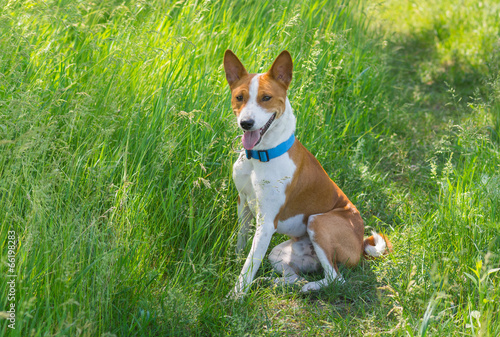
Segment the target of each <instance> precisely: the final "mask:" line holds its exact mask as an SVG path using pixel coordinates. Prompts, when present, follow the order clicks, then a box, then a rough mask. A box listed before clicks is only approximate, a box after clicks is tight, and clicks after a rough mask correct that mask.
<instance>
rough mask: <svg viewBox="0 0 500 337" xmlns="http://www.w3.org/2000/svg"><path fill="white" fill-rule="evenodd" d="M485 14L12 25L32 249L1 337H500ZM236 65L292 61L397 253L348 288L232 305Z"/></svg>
mask: <svg viewBox="0 0 500 337" xmlns="http://www.w3.org/2000/svg"><path fill="white" fill-rule="evenodd" d="M481 4H482V5H479V2H475V1H472V0H471V1H465V2H463V4H462V5H464V6H465V7H466V8H468V9H471V8H472V9H473V8H476V7H477V8H476V11H472V12H473V14H470V15H467V19H468V20H467V23H466V24H465V25H462V26H460V27H458V23H460V22H462V21H464V16H465V15H466V14H464V13H470V12H465V11H464V9H462V8H459V7H457V6H458V5H455V4H454V3H453V4H452V3H451V2H450V3H448V2H432V1H427V2H425V3H423V4H421V5H418V6H416V7H415V6H413V5H412V4H411V3H407V2H404V1H403V2H387V3H386V4H385V5H383V6H372V4H371V3H368V4H367V5H360V4H349V3H348V2H343V1H338V2H335V1H326V0H324V1H319V0H318V1H310V2H307V3H305V2H302V1H292V2H286V3H285V2H278V1H274V2H233V1H220V2H209V1H204V2H195V1H178V2H155V1H149V2H146V1H129V2H127V1H125V2H115V1H101V2H97V3H87V2H83V3H78V2H72V1H67V2H65V1H59V2H32V1H25V2H9V3H5V4H2V5H1V8H0V50H1V52H0V223H1V228H2V230H1V231H0V238H1V241H0V242H2V255H1V257H0V260H1V262H2V265H3V266H4V265H5V264H6V261H7V260H6V258H7V255H6V253H4V251H5V252H6V249H7V248H6V247H7V246H6V245H7V243H6V242H7V240H6V235H7V231H8V230H9V229H13V230H15V232H16V234H17V236H18V239H19V243H18V250H17V255H16V271H17V275H18V278H17V283H16V287H17V293H16V308H17V318H16V330H11V329H9V328H8V327H7V324H8V321H6V320H2V325H1V326H0V331H1V333H2V334H7V335H10V336H44V335H48V334H52V335H71V336H73V335H83V336H100V335H108V336H109V335H113V334H114V335H117V336H129V335H130V336H132V335H145V336H148V335H150V336H156V335H186V336H192V335H226V334H227V335H234V336H241V335H245V334H249V335H282V334H287V333H288V334H296V335H297V334H300V335H308V334H309V335H311V336H313V335H318V334H324V335H332V334H340V335H367V334H369V333H372V334H375V335H377V334H378V335H387V334H395V335H407V334H410V335H425V334H427V335H460V334H472V335H474V334H483V335H491V336H496V335H498V333H499V332H500V326H499V324H498V321H499V315H500V314H499V310H500V308H499V305H498V303H499V300H500V293H499V291H498V289H499V275H500V274H499V272H497V271H496V270H497V269H496V268H498V267H499V254H500V241H499V239H498V233H499V223H500V211H499V209H500V199H499V198H500V192H499V189H498V186H499V183H500V178H499V174H498V172H499V169H500V155H499V147H498V146H499V138H498V134H499V120H500V119H499V118H500V117H499V111H500V108H499V105H498V104H499V103H498V99H499V98H500V94H499V93H500V86H499V80H498V78H499V77H498V74H499V73H498V72H499V69H500V68H499V66H498V65H499V59H498V56H496V55H498V54H495V50H498V48H499V45H498V31H499V30H498V29H499V27H500V18H499V17H498V15H496V16H495V13H497V12H498V11H497V12H495V8H497V7H495V6H496V5H495V4H493V3H489V2H482V3H481ZM374 13H376V14H377V15H374ZM443 32H444V33H443ZM445 33H446V34H445ZM443 34H444V35H443ZM478 41H480V42H478ZM226 48H231V49H232V50H233V51H234V52H235V53H236V54H237V55H238V56H239V57H240V58H241V59H242V60H243V61H244V63H245V65H246V66H247V68H248V69H249V70H250V71H252V72H262V71H265V70H267V68H268V67H269V66H270V63H271V62H272V60H273V59H274V57H275V56H276V55H278V54H279V52H281V51H282V50H284V49H287V50H289V51H290V52H291V54H292V56H293V59H294V67H295V68H294V79H293V82H292V87H291V90H290V93H289V95H290V99H291V102H292V106H293V107H294V109H295V113H296V115H297V119H298V130H297V136H298V137H299V139H300V140H301V142H302V143H303V144H305V145H306V146H307V147H308V148H309V149H310V150H311V152H312V153H314V154H315V155H316V156H317V158H318V159H319V160H320V162H321V163H322V164H323V166H324V167H325V169H326V171H327V172H328V173H329V174H330V176H331V177H332V178H333V179H334V180H335V181H336V182H337V183H338V184H339V186H340V187H341V188H342V189H343V190H344V191H345V192H346V194H347V195H348V196H349V197H350V198H351V200H352V201H353V202H354V203H355V204H356V205H357V206H358V208H359V209H360V211H361V212H362V214H363V216H364V219H365V221H366V225H367V229H371V228H375V229H377V230H380V231H383V232H385V233H386V234H388V235H389V237H390V238H391V240H392V241H393V242H394V243H395V252H394V254H393V255H391V256H390V257H389V258H387V259H386V260H383V261H375V262H367V263H365V264H363V265H361V266H359V267H357V268H355V269H354V270H347V269H342V270H341V272H342V273H343V274H344V276H345V278H346V279H347V280H348V282H347V284H346V285H345V286H344V287H330V288H328V289H326V290H322V291H320V292H319V293H316V294H311V295H300V294H299V293H298V289H297V288H296V287H286V288H279V287H278V288H274V287H272V286H271V285H270V284H267V283H266V282H263V281H257V285H256V286H255V287H252V290H251V292H250V294H249V295H248V296H247V297H246V298H245V299H243V300H242V301H241V302H232V301H228V300H226V299H225V295H226V294H227V292H228V291H229V289H230V288H231V287H232V286H233V283H234V280H235V278H236V277H237V275H238V272H239V269H240V268H241V266H242V261H241V260H239V259H238V258H237V257H236V256H235V254H234V246H235V237H234V236H235V228H236V207H235V201H236V198H237V195H236V191H235V189H234V187H233V184H232V181H231V165H232V162H233V161H234V159H235V158H236V155H235V154H234V153H233V152H232V150H231V148H232V140H233V138H234V136H236V135H237V134H238V130H237V129H236V127H235V123H234V120H233V116H232V113H231V108H230V102H229V95H228V88H227V84H226V83H225V78H224V74H223V69H222V56H223V53H224V51H225V49H226ZM283 239H284V238H283V237H279V236H276V237H275V238H274V239H273V244H276V243H278V242H280V241H281V240H283ZM2 268H4V267H2ZM271 270H272V268H270V266H269V264H268V263H264V265H263V267H262V270H261V271H260V272H259V275H263V274H270V273H271ZM2 273H3V274H2V275H4V274H5V273H4V269H2ZM308 277H311V278H314V277H315V275H310V276H308ZM0 292H1V293H2V294H6V293H7V286H6V285H4V283H3V282H2V283H1V284H0ZM1 299H2V300H1V301H0V303H2V307H0V311H4V305H5V304H4V303H7V300H6V296H2V297H1Z"/></svg>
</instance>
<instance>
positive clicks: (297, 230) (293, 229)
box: [276, 214, 306, 238]
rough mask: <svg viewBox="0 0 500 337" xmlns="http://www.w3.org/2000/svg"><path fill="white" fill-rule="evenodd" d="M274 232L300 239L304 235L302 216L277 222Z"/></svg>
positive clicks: (304, 228) (304, 227)
mask: <svg viewBox="0 0 500 337" xmlns="http://www.w3.org/2000/svg"><path fill="white" fill-rule="evenodd" d="M276 231H277V232H278V233H280V234H285V235H288V236H293V237H295V238H300V237H302V236H304V235H305V234H306V224H305V223H304V214H298V215H296V216H293V217H291V218H288V219H286V220H285V221H278V227H277V228H276Z"/></svg>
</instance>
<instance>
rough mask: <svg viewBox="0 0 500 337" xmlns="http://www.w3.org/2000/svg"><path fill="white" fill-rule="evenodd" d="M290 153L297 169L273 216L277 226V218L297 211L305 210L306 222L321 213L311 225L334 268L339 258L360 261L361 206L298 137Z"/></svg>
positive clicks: (283, 219)
mask: <svg viewBox="0 0 500 337" xmlns="http://www.w3.org/2000/svg"><path fill="white" fill-rule="evenodd" d="M288 154H289V156H290V158H291V159H292V160H293V161H294V163H295V165H297V169H296V172H295V175H294V177H293V179H292V182H291V183H290V185H289V186H288V187H287V189H286V200H285V204H284V205H283V206H282V207H281V209H280V212H279V213H278V215H277V217H276V219H275V220H274V225H275V227H276V226H277V225H278V221H285V220H286V219H288V218H291V217H293V216H296V215H298V214H304V222H305V223H307V221H308V219H309V216H311V215H313V214H321V215H318V216H316V217H315V218H314V221H313V222H312V223H310V224H309V228H310V229H312V230H313V231H314V233H315V235H314V240H315V241H316V242H317V243H318V244H319V245H320V246H321V248H323V250H324V251H325V253H326V255H327V257H328V259H329V261H331V263H333V266H334V267H335V268H336V262H341V263H345V264H347V265H355V264H357V263H358V261H359V259H360V257H361V254H362V252H363V233H364V225H363V220H362V219H361V216H360V214H359V212H358V210H357V209H356V207H355V206H354V205H353V204H352V203H351V202H350V200H349V199H348V198H347V196H346V195H345V194H344V192H342V190H341V189H340V188H339V187H338V186H337V185H336V184H335V183H334V182H333V181H332V180H331V179H330V178H329V177H328V175H327V174H326V172H325V170H324V169H323V167H322V166H321V165H320V163H319V162H318V160H317V159H316V158H315V157H314V156H313V155H312V154H311V153H310V152H309V151H307V149H306V148H305V147H304V146H303V145H302V144H301V143H300V142H299V141H298V140H295V143H294V145H293V146H292V148H291V149H290V150H289V152H288ZM306 201H307V202H306Z"/></svg>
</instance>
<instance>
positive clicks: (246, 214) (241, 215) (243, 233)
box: [236, 195, 253, 254]
mask: <svg viewBox="0 0 500 337" xmlns="http://www.w3.org/2000/svg"><path fill="white" fill-rule="evenodd" d="M252 219H253V214H252V212H251V211H250V207H249V206H248V203H247V198H246V197H245V196H243V195H240V199H239V203H238V225H239V231H238V243H237V244H236V253H237V254H240V253H241V251H242V250H243V249H244V248H245V245H246V244H247V239H248V230H249V229H250V223H251V222H252Z"/></svg>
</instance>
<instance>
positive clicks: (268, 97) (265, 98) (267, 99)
mask: <svg viewBox="0 0 500 337" xmlns="http://www.w3.org/2000/svg"><path fill="white" fill-rule="evenodd" d="M271 98H272V97H271V96H262V101H263V102H267V101H269V100H270V99H271Z"/></svg>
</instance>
